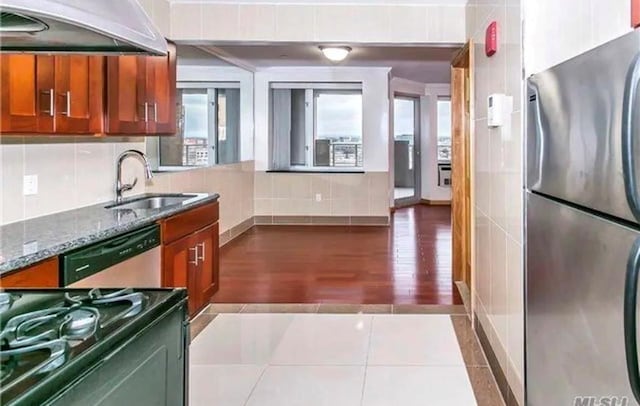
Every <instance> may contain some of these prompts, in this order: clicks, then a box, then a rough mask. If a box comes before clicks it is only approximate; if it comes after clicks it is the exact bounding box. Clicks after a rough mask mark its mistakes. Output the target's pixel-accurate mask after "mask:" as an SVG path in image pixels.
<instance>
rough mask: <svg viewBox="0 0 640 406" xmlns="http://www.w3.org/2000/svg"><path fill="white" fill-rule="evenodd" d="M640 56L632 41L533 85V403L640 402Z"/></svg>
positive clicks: (639, 35) (529, 333) (529, 328)
mask: <svg viewBox="0 0 640 406" xmlns="http://www.w3.org/2000/svg"><path fill="white" fill-rule="evenodd" d="M639 57H640V32H632V33H630V34H627V35H625V36H623V37H620V38H618V39H616V40H614V41H611V42H609V43H607V44H604V45H602V46H600V47H598V48H595V49H593V50H591V51H589V52H587V53H585V54H582V55H580V56H577V57H575V58H573V59H571V60H569V61H567V62H564V63H562V64H560V65H557V66H555V67H553V68H551V69H549V70H547V71H545V72H542V73H539V74H535V75H533V76H531V77H530V78H529V79H528V82H527V100H526V101H525V104H526V105H527V106H526V108H527V124H526V153H525V155H526V171H525V172H526V191H525V196H526V244H525V247H526V248H525V249H526V288H525V291H526V304H525V313H526V318H525V330H526V334H525V336H526V343H525V346H526V357H525V368H526V377H525V381H526V397H527V404H528V405H535V406H538V405H540V406H542V405H544V406H549V405H552V406H555V405H572V406H573V405H576V404H577V405H582V404H584V405H600V404H614V403H611V402H612V401H613V400H615V401H616V402H619V403H615V404H616V405H622V404H625V403H622V402H624V398H626V399H627V403H626V404H627V405H634V404H637V403H640V375H639V367H638V323H637V319H638V314H639V313H638V301H637V296H638V294H637V290H638V272H639V270H640V190H638V180H639V179H640V162H639V161H640V91H639V90H640V89H639V86H638V85H639V83H640V59H639ZM585 399H587V401H586V402H585ZM591 399H595V400H594V401H593V402H594V403H588V402H591ZM601 399H608V401H609V403H600V402H601Z"/></svg>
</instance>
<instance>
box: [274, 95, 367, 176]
mask: <svg viewBox="0 0 640 406" xmlns="http://www.w3.org/2000/svg"><path fill="white" fill-rule="evenodd" d="M327 87H329V88H328V89H327ZM271 112H272V113H271V140H270V142H271V169H280V170H282V169H296V168H299V169H304V168H308V169H313V168H358V167H362V162H363V159H362V91H361V90H345V89H335V90H334V89H331V85H327V84H324V86H323V87H322V89H314V88H313V87H308V88H295V89H286V88H283V87H277V88H273V89H272V90H271Z"/></svg>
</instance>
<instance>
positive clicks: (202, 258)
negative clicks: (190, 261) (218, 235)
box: [196, 242, 207, 262]
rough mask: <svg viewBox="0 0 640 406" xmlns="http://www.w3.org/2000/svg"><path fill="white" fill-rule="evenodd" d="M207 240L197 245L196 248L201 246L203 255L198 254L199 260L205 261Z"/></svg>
mask: <svg viewBox="0 0 640 406" xmlns="http://www.w3.org/2000/svg"><path fill="white" fill-rule="evenodd" d="M206 244H207V243H206V242H201V243H199V244H198V245H196V248H200V249H201V250H202V255H199V256H197V260H198V261H202V262H204V261H205V247H206ZM197 253H198V250H196V254H197Z"/></svg>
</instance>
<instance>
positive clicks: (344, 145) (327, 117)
mask: <svg viewBox="0 0 640 406" xmlns="http://www.w3.org/2000/svg"><path fill="white" fill-rule="evenodd" d="M315 101H316V120H315V126H316V129H315V140H314V142H315V145H316V148H315V155H314V158H315V162H316V165H318V163H321V164H323V166H339V167H349V166H351V167H359V166H362V93H350V92H344V93H342V92H340V93H333V92H331V91H316V97H315ZM327 155H328V156H327Z"/></svg>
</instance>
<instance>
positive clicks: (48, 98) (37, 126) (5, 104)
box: [0, 54, 55, 133]
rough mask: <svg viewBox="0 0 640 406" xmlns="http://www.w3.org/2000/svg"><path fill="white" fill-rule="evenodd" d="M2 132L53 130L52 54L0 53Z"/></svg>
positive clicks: (0, 125)
mask: <svg viewBox="0 0 640 406" xmlns="http://www.w3.org/2000/svg"><path fill="white" fill-rule="evenodd" d="M0 70H1V75H0V89H2V96H1V100H0V105H1V107H0V110H1V111H2V121H1V122H0V132H2V133H38V132H41V133H51V132H53V131H54V115H55V93H54V92H55V90H54V87H55V83H54V58H53V56H45V55H42V56H36V55H30V54H3V55H0Z"/></svg>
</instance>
